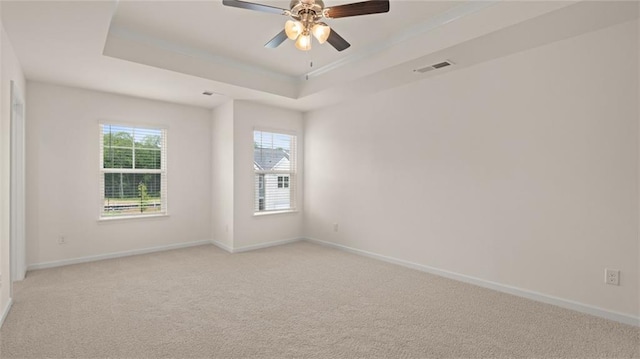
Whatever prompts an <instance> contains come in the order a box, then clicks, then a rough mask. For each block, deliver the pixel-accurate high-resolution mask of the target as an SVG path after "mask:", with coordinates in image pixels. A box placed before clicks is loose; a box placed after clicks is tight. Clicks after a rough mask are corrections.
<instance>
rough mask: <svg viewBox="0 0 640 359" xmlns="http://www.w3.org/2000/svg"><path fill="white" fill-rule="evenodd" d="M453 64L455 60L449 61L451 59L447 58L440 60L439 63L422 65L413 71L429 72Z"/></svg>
mask: <svg viewBox="0 0 640 359" xmlns="http://www.w3.org/2000/svg"><path fill="white" fill-rule="evenodd" d="M451 65H453V62H451V61H449V60H445V61H442V62H438V63H437V64H433V65H430V66H427V67H421V68H419V69H415V70H413V72H419V73H421V74H423V73H425V72H429V71H432V70H437V69H441V68H443V67H447V66H451Z"/></svg>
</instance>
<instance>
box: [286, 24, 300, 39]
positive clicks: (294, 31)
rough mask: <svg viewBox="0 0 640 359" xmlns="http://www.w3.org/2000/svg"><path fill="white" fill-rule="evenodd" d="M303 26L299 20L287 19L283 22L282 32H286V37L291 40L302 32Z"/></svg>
mask: <svg viewBox="0 0 640 359" xmlns="http://www.w3.org/2000/svg"><path fill="white" fill-rule="evenodd" d="M303 30H304V27H303V26H302V23H301V22H300V21H293V20H287V22H286V23H285V24H284V32H285V33H286V34H287V37H288V38H289V39H291V40H295V39H297V38H298V36H300V34H302V31H303Z"/></svg>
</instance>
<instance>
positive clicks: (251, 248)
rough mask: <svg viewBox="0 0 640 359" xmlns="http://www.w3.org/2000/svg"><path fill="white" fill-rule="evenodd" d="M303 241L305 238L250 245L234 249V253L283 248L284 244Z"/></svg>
mask: <svg viewBox="0 0 640 359" xmlns="http://www.w3.org/2000/svg"><path fill="white" fill-rule="evenodd" d="M301 240H303V238H291V239H281V240H278V241H272V242H266V243H259V244H252V245H249V246H242V247H237V248H233V253H241V252H248V251H255V250H256V249H263V248H269V247H275V246H281V245H283V244H289V243H293V242H299V241H301Z"/></svg>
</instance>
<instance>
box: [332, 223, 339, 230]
mask: <svg viewBox="0 0 640 359" xmlns="http://www.w3.org/2000/svg"><path fill="white" fill-rule="evenodd" d="M333 231H334V232H337V231H338V224H337V223H334V224H333Z"/></svg>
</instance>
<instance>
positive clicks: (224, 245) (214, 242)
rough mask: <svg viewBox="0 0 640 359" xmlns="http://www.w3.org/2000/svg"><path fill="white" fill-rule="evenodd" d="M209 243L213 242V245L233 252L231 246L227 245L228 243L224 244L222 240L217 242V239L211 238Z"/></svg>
mask: <svg viewBox="0 0 640 359" xmlns="http://www.w3.org/2000/svg"><path fill="white" fill-rule="evenodd" d="M210 243H211V244H213V245H214V246H216V247H218V248H220V249H222V250H224V251H226V252H229V253H233V248H231V247H229V246H228V245H226V244H224V243H222V242H218V241H216V240H213V239H212V240H211V241H210Z"/></svg>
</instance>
